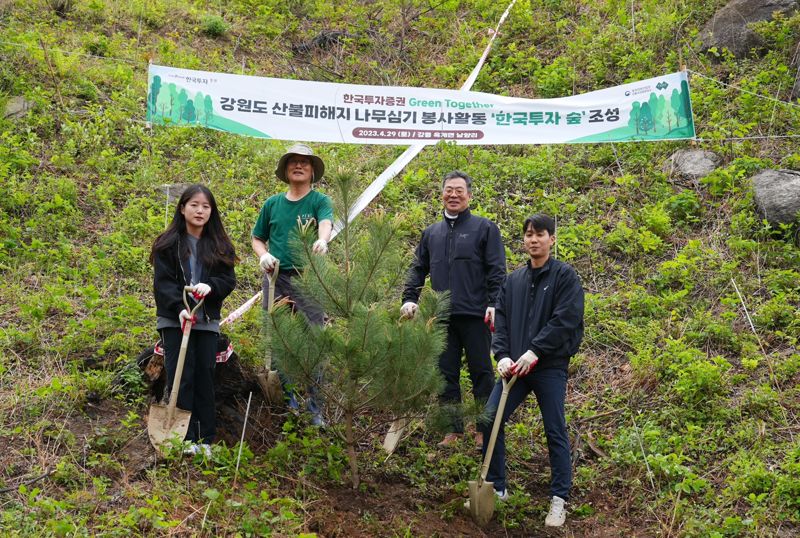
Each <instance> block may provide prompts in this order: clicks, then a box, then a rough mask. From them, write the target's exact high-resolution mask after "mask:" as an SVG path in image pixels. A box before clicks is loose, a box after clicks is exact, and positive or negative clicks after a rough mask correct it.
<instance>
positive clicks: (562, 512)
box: [544, 495, 567, 527]
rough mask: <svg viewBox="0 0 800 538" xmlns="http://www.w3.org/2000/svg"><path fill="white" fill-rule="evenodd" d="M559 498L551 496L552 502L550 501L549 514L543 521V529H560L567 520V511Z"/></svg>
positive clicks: (562, 500) (563, 501)
mask: <svg viewBox="0 0 800 538" xmlns="http://www.w3.org/2000/svg"><path fill="white" fill-rule="evenodd" d="M566 502H567V501H565V500H564V499H562V498H561V497H557V496H555V495H553V500H552V501H550V512H549V513H548V514H547V517H546V518H545V520H544V526H545V527H560V526H561V525H563V524H564V522H565V521H566V520H567V509H566V508H565V507H564V503H566Z"/></svg>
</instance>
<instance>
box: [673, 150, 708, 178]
mask: <svg viewBox="0 0 800 538" xmlns="http://www.w3.org/2000/svg"><path fill="white" fill-rule="evenodd" d="M720 164H722V157H720V156H719V155H717V154H716V153H714V152H713V151H707V150H704V149H679V150H678V151H676V152H675V153H673V154H672V155H671V156H670V158H669V159H667V161H666V162H665V163H664V173H665V174H667V176H669V177H677V178H680V179H685V180H689V181H693V182H696V181H697V180H699V179H700V178H702V177H706V176H707V175H708V174H710V173H711V172H713V171H714V170H716V169H717V168H718V167H719V165H720Z"/></svg>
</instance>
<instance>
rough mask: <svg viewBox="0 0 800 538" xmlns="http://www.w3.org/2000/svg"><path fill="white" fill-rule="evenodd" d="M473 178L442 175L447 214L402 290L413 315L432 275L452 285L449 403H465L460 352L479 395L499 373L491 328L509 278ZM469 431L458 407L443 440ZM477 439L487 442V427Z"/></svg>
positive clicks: (425, 240)
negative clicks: (475, 208)
mask: <svg viewBox="0 0 800 538" xmlns="http://www.w3.org/2000/svg"><path fill="white" fill-rule="evenodd" d="M471 199H472V178H471V177H469V176H468V175H467V174H465V173H464V172H461V171H458V170H456V171H453V172H450V173H449V174H447V175H446V176H444V179H443V180H442V202H443V203H444V218H443V219H442V220H441V221H439V222H437V223H435V224H432V225H430V226H428V227H427V228H426V229H425V231H424V232H422V239H421V241H420V243H419V245H418V246H417V250H416V257H415V260H414V263H413V264H412V266H411V269H410V270H409V273H408V278H407V280H406V285H405V289H404V291H403V306H402V308H401V312H402V314H403V315H404V316H406V317H413V316H414V315H415V314H416V312H417V301H418V300H419V294H420V289H421V288H422V286H423V285H424V284H425V277H426V276H428V275H430V278H431V287H432V288H433V289H434V290H436V291H445V290H449V291H450V319H449V323H448V326H447V347H446V348H445V350H444V352H443V353H442V354H441V356H440V357H439V369H440V370H441V372H442V375H443V376H444V379H445V388H444V391H443V392H442V394H441V395H440V401H441V402H442V403H444V404H453V405H458V404H460V403H461V384H460V378H461V354H462V352H463V353H464V354H465V355H466V359H467V367H468V369H469V374H470V379H471V380H472V394H473V395H474V396H475V400H476V401H486V399H487V398H488V397H489V394H490V393H491V392H492V385H493V383H494V373H493V371H492V361H491V357H490V349H489V345H490V334H489V328H488V327H487V324H488V325H490V326H493V325H494V303H495V299H496V298H497V294H498V292H499V291H500V287H501V285H502V283H503V279H504V278H505V272H506V256H505V249H504V247H503V241H502V239H501V237H500V230H499V229H498V227H497V225H496V224H494V223H493V222H492V221H490V220H489V219H486V218H483V217H479V216H477V215H473V214H472V213H471V212H470V210H469V202H470V200H471ZM463 433H464V424H463V422H462V418H461V415H460V414H458V413H455V412H454V413H453V414H452V417H451V424H450V432H449V433H448V434H447V435H445V437H444V439H443V440H442V441H441V442H440V443H439V446H442V447H444V446H448V445H450V444H452V443H454V442H456V441H457V440H458V439H459V438H460V437H462V436H463ZM475 443H476V445H477V446H478V447H481V446H482V445H483V434H482V432H477V433H476V439H475Z"/></svg>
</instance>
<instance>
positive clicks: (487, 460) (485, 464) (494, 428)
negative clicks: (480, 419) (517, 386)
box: [478, 374, 517, 487]
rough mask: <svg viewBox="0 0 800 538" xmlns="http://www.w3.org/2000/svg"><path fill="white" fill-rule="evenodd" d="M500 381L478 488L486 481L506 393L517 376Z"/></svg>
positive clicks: (506, 397)
mask: <svg viewBox="0 0 800 538" xmlns="http://www.w3.org/2000/svg"><path fill="white" fill-rule="evenodd" d="M502 381H503V393H502V394H501V395H500V402H499V403H498V404H497V411H496V412H495V415H494V424H493V425H492V435H490V436H489V446H488V448H487V449H486V456H484V458H483V465H482V466H481V478H480V480H479V481H478V487H480V486H481V485H482V484H483V483H484V482H485V481H486V473H488V472H489V463H490V462H491V461H492V454H493V453H494V443H495V441H497V433H498V432H499V431H500V424H501V423H502V422H503V411H504V410H505V408H506V400H507V399H508V393H509V392H510V391H511V387H512V386H514V383H515V382H516V381H517V375H516V374H514V376H513V377H512V378H511V380H509V381H506V378H504V377H503V378H502Z"/></svg>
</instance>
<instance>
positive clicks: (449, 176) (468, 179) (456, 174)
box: [442, 170, 472, 192]
mask: <svg viewBox="0 0 800 538" xmlns="http://www.w3.org/2000/svg"><path fill="white" fill-rule="evenodd" d="M457 177H460V178H461V179H463V180H464V183H466V184H467V192H472V178H471V177H469V176H468V175H467V174H465V173H464V172H462V171H461V170H453V171H452V172H450V173H448V174H445V176H444V178H443V179H442V190H444V184H445V183H447V180H449V179H455V178H457Z"/></svg>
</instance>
